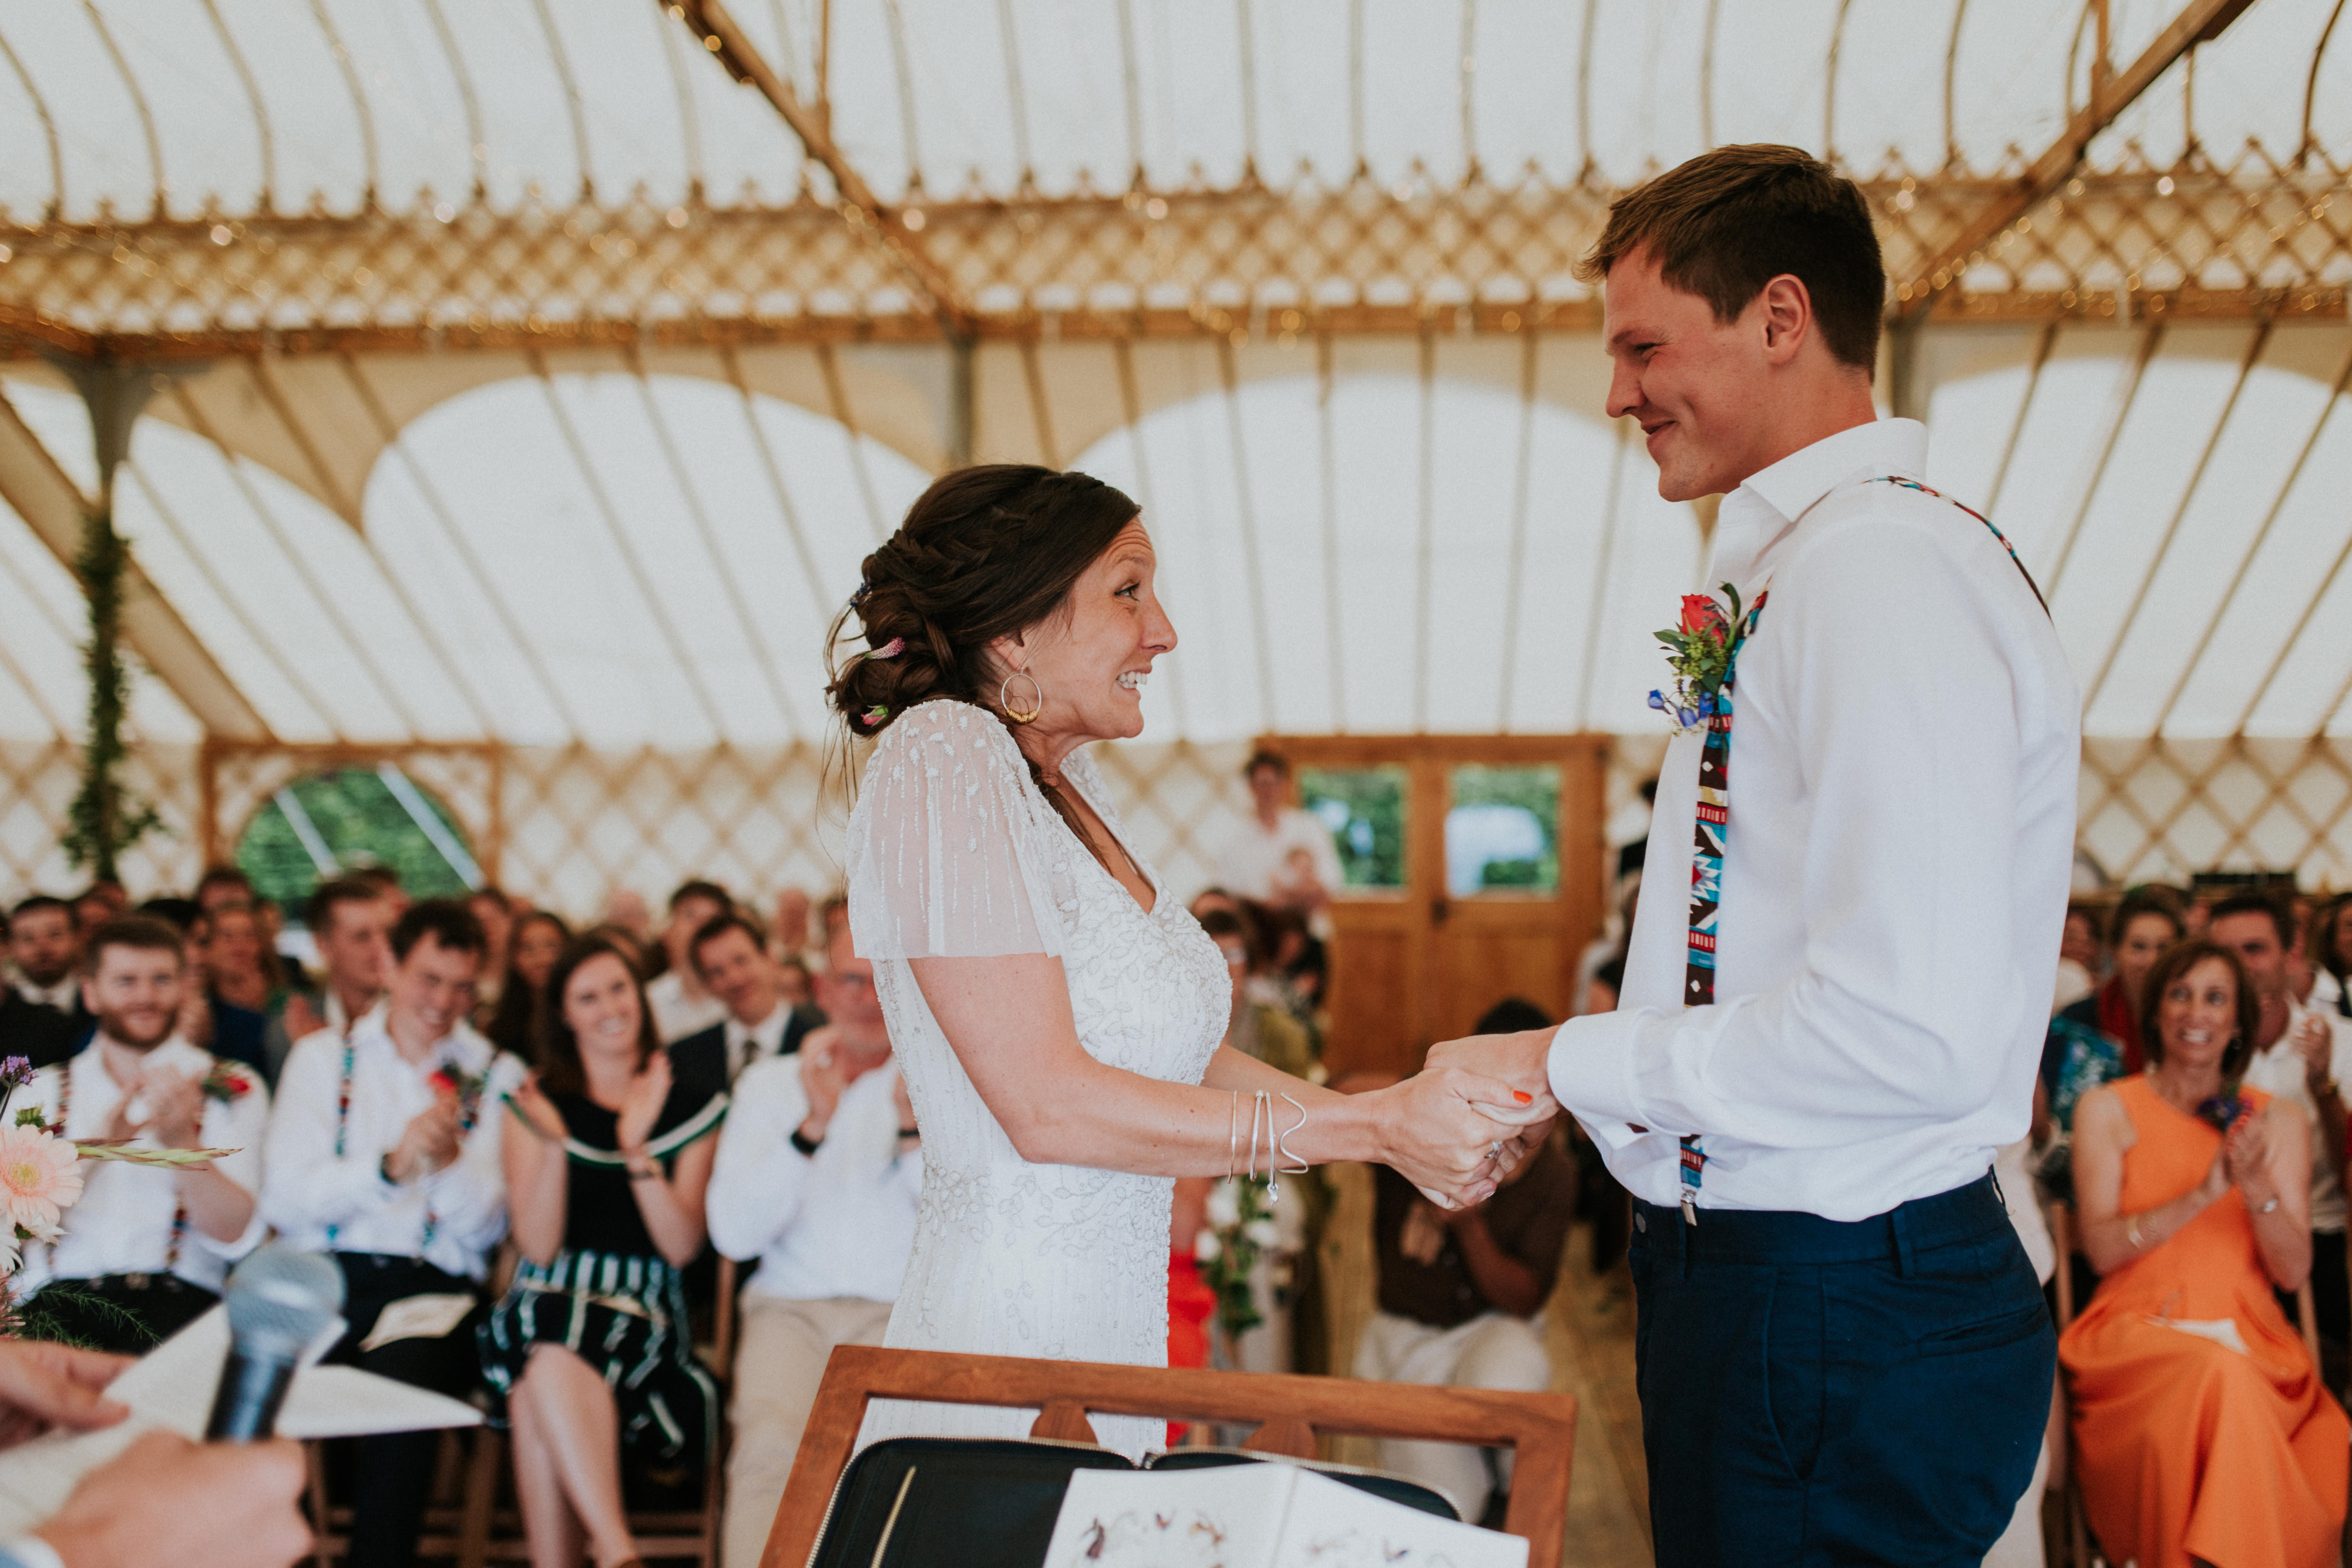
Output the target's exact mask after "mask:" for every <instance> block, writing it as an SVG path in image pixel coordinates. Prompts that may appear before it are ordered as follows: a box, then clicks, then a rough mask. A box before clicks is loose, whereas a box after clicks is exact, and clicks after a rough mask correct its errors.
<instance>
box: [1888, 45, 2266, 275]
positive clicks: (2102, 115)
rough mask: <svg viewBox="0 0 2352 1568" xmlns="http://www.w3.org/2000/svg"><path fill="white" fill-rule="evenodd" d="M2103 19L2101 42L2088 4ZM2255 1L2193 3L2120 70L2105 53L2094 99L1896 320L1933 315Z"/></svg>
mask: <svg viewBox="0 0 2352 1568" xmlns="http://www.w3.org/2000/svg"><path fill="white" fill-rule="evenodd" d="M2091 4H2092V5H2094V6H2095V7H2096V9H2097V11H2098V13H2099V16H2100V37H2101V39H2102V42H2103V43H2104V40H2105V15H2106V0H2091ZM2252 4H2253V0H2189V5H2185V6H2183V7H2182V8H2181V10H2180V14H2179V16H2175V17H2173V19H2172V21H2171V23H2170V24H2169V25H2168V26H2166V27H2165V29H2164V31H2162V32H2160V33H2158V35H2157V36H2156V37H2155V39H2154V40H2153V41H2152V42H2150V43H2149V45H2148V46H2147V48H2146V49H2145V50H2143V51H2141V54H2140V57H2139V58H2137V59H2136V60H2134V61H2132V63H2131V64H2130V65H2128V66H2126V67H2125V68H2123V69H2122V70H2120V71H2115V70H2109V69H2108V68H2106V60H2105V51H2104V48H2103V49H2102V52H2101V58H2099V59H2098V60H2097V61H2096V62H2095V63H2094V67H2093V69H2092V74H2091V96H2090V100H2089V101H2088V102H2086V103H2084V105H2083V107H2082V108H2080V109H2078V110H2075V111H2074V117H2073V118H2072V119H2070V120H2068V121H2067V122H2066V129H2065V130H2064V131H2063V132H2060V133H2059V136H2058V140H2057V141H2055V142H2052V143H2051V144H2050V146H2049V148H2048V149H2047V150H2046V151H2044V152H2043V153H2042V156H2040V157H2039V158H2036V159H2035V160H2034V161H2033V162H2032V164H2031V165H2029V166H2028V167H2027V169H2026V171H2025V173H2024V174H2021V175H2020V176H2019V177H2018V178H2017V180H2016V181H2015V182H2014V183H2013V184H2011V186H2010V188H2009V189H2008V190H2007V191H2006V192H2004V193H2003V194H2002V195H1999V196H1997V197H1996V198H1994V199H1993V200H1992V201H1991V202H1990V203H1989V204H1987V205H1986V206H1985V207H1984V208H1983V210H1981V211H1980V212H1979V213H1978V214H1977V215H1976V216H1975V217H1973V218H1971V219H1969V222H1968V224H1967V225H1966V226H1964V227H1962V228H1961V230H1960V232H1959V233H1958V235H1957V236H1955V237H1953V239H1952V240H1951V242H1950V243H1949V244H1948V245H1946V246H1945V247H1943V248H1942V249H1941V250H1939V251H1937V253H1936V254H1935V255H1934V256H1932V257H1930V258H1927V260H1926V261H1924V262H1922V263H1921V264H1920V266H1919V269H1918V270H1917V271H1916V273H1914V274H1913V275H1912V277H1911V278H1910V279H1909V280H1908V281H1906V283H1904V284H1903V285H1902V287H1901V288H1899V289H1897V290H1896V291H1895V317H1896V319H1897V320H1898V321H1916V320H1917V319H1919V318H1921V317H1924V316H1925V315H1927V312H1928V311H1929V310H1933V309H1935V306H1936V301H1937V299H1938V298H1939V297H1941V296H1942V295H1943V294H1944V293H1945V292H1946V291H1947V290H1948V289H1952V288H1953V287H1954V286H1956V285H1957V284H1958V282H1959V280H1960V276H1961V274H1963V273H1964V272H1966V271H1967V270H1968V268H1969V258H1970V257H1972V256H1975V255H1977V254H1978V253H1979V252H1980V251H1982V250H1983V249H1984V247H1986V246H1988V245H1990V244H1991V243H1992V242H1993V241H1994V240H1995V239H1998V238H1999V237H2000V236H2001V234H2002V233H2003V232H2005V231H2006V230H2007V229H2008V227H2009V226H2010V225H2011V224H2013V223H2015V222H2016V221H2017V220H2018V219H2019V218H2021V217H2023V216H2026V215H2027V214H2028V213H2030V212H2032V210H2033V209H2034V208H2035V207H2038V206H2040V205H2042V203H2043V202H2045V201H2048V200H2049V199H2050V198H2051V197H2052V196H2053V195H2057V194H2058V190H2059V187H2060V186H2062V185H2063V184H2065V183H2066V182H2067V181H2068V180H2069V179H2071V178H2073V177H2074V171H2075V170H2076V169H2077V168H2079V167H2081V165H2082V162H2083V154H2084V153H2086V152H2087V151H2089V149H2090V145H2091V142H2093V141H2094V140H2095V138H2096V137H2097V136H2098V134H2099V132H2102V131H2105V129H2106V128H2107V127H2108V126H2110V125H2112V124H2114V123H2115V121H2116V116H2117V115H2119V114H2121V113H2122V112H2123V111H2124V110H2126V109H2127V108H2129V107H2130V106H2131V105H2132V103H2133V102H2134V101H2135V100H2137V99H2138V97H2139V95H2140V94H2141V93H2144V92H2146V91H2147V89H2149V88H2150V87H2152V86H2154V85H2155V83H2156V79H2157V78H2158V77H2160V76H2162V75H2163V74H2164V73H2165V72H2166V71H2167V70H2168V69H2170V68H2172V66H2173V65H2174V64H2175V63H2176V62H2177V61H2179V58H2181V57H2182V56H2183V55H2186V54H2187V53H2188V52H2189V50H2191V49H2193V48H2195V47H2197V46H2198V45H2199V44H2207V43H2210V42H2212V41H2213V40H2214V39H2215V38H2218V37H2221V33H2222V30H2223V29H2224V28H2226V27H2228V26H2230V24H2231V23H2232V22H2234V21H2236V20H2237V19H2238V18H2239V16H2242V15H2243V14H2244V12H2245V10H2246V8H2247V7H2248V6H2249V5H2252Z"/></svg>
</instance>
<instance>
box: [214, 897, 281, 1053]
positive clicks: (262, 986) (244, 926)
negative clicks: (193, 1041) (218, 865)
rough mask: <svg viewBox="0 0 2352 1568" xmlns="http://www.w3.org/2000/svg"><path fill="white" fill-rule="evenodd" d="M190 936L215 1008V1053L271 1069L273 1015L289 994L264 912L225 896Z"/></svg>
mask: <svg viewBox="0 0 2352 1568" xmlns="http://www.w3.org/2000/svg"><path fill="white" fill-rule="evenodd" d="M242 874H243V873H241V872H240V873H239V875H242ZM190 936H191V938H192V945H193V948H194V958H195V963H194V965H193V968H194V971H195V972H196V974H197V976H198V977H200V978H201V979H202V981H203V989H202V994H203V996H204V998H205V1003H206V1005H208V1006H209V1007H210V1008H211V1010H212V1041H211V1046H210V1048H211V1050H212V1052H213V1054H214V1055H215V1056H221V1057H226V1058H229V1059H230V1060H232V1061H240V1062H243V1063H245V1064H246V1065H247V1066H248V1067H250V1068H254V1069H255V1070H256V1071H258V1072H264V1073H266V1072H268V1068H269V1065H270V1063H269V1051H268V1035H269V1025H270V1020H271V1018H272V1017H273V1016H275V1015H276V1014H277V1013H278V1011H279V1010H280V1009H282V1008H283V1006H284V1005H285V1002H286V994H285V991H284V989H283V988H282V987H281V986H279V985H278V978H277V965H276V964H275V963H272V962H271V958H270V954H269V952H268V948H266V947H265V946H264V945H263V943H262V940H261V920H260V917H259V916H257V915H256V914H255V913H254V912H253V909H252V906H251V905H249V904H245V903H240V902H236V901H230V900H223V901H221V902H219V903H216V904H215V906H214V907H213V908H212V909H210V910H206V911H205V913H203V914H201V915H199V916H197V917H196V924H195V929H194V931H192V932H190Z"/></svg>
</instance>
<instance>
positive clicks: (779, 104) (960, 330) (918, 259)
mask: <svg viewBox="0 0 2352 1568" xmlns="http://www.w3.org/2000/svg"><path fill="white" fill-rule="evenodd" d="M665 9H667V11H668V12H669V13H670V15H671V16H677V17H679V18H681V19H682V20H684V22H685V23H686V25H687V26H688V27H690V28H692V29H693V31H694V34H695V36H696V37H698V38H699V39H701V41H702V47H704V48H706V49H708V50H709V51H710V52H711V53H712V54H714V55H716V56H718V57H719V64H721V65H723V66H725V67H726V68H727V70H728V72H729V74H730V75H731V76H733V77H734V78H735V79H737V80H738V81H747V82H750V83H751V85H752V86H754V87H756V88H758V89H760V94H761V97H763V98H765V99H766V100H768V102H769V103H770V104H772V106H774V108H775V110H776V112H777V113H778V114H780V115H782V117H783V121H784V123H785V124H786V125H788V126H790V127H791V128H792V132H793V135H794V136H796V137H798V138H800V143H801V146H802V148H803V150H804V151H806V153H808V155H809V156H810V157H811V158H814V160H816V162H817V163H820V164H822V165H824V170H825V172H826V173H827V174H831V175H832V176H833V183H834V187H835V189H836V190H838V191H839V192H840V193H841V205H840V211H841V216H842V217H843V218H844V220H845V221H846V222H847V223H848V224H849V226H850V227H851V228H852V229H853V230H855V231H856V233H857V234H858V235H859V236H860V237H863V238H866V239H867V240H870V241H871V242H873V243H874V244H876V245H878V246H879V247H881V248H882V249H883V251H884V252H885V253H886V254H887V255H888V256H889V258H890V259H891V260H892V262H893V263H894V264H896V266H897V267H898V270H899V272H900V273H901V274H903V275H904V276H905V277H906V279H907V280H908V282H909V283H910V284H912V285H913V286H914V288H915V290H916V292H917V293H919V294H920V295H922V296H923V298H924V299H925V300H927V301H928V302H929V305H930V308H931V312H932V313H933V314H934V315H936V316H937V317H938V318H939V321H940V329H941V330H942V331H945V332H946V333H947V335H948V336H949V337H950V338H953V339H957V340H960V341H968V340H970V339H971V337H972V336H973V335H974V332H975V326H976V323H975V317H976V314H977V312H975V311H974V310H973V309H972V307H971V303H970V301H968V300H964V299H963V298H962V296H961V294H959V293H958V291H957V289H956V287H955V283H954V281H953V280H952V279H950V278H949V277H948V275H947V272H946V270H945V269H944V268H941V267H940V264H939V263H938V262H937V261H934V260H933V259H932V258H931V255H930V252H929V251H928V250H926V249H925V248H924V247H923V244H922V242H921V241H920V240H919V239H918V238H917V237H916V228H915V227H914V226H910V225H909V224H908V221H907V220H908V216H909V214H908V213H904V212H894V211H893V210H892V209H890V208H889V207H887V206H886V205H883V202H882V200H881V198H880V197H878V196H877V195H875V194H874V188H873V187H872V186H871V185H869V184H866V177H865V176H864V175H863V174H859V173H858V172H857V169H856V165H854V164H852V163H850V161H849V159H848V157H847V155H846V154H845V153H843V152H842V150H841V146H840V144H839V143H838V142H835V141H834V139H833V127H832V123H831V121H832V113H831V106H830V105H829V104H826V103H824V102H823V101H820V102H818V103H816V104H807V103H803V102H802V101H801V97H800V94H799V93H797V92H795V91H793V84H792V83H790V82H788V81H786V80H785V79H783V78H782V77H780V76H778V75H777V74H776V72H775V70H774V69H773V68H772V67H771V66H770V65H769V64H768V62H767V60H766V59H765V58H762V57H761V54H760V51H759V50H758V49H757V48H755V47H752V44H751V39H750V37H747V36H746V35H745V34H744V32H743V29H742V28H741V27H740V26H739V25H737V23H736V21H735V18H734V17H733V16H731V15H730V14H729V12H728V10H727V7H726V5H724V4H723V3H722V0H673V3H672V4H670V5H667V6H666V7H665ZM820 90H822V89H820ZM914 216H915V224H916V225H919V224H920V223H921V221H922V220H921V217H920V216H919V215H914Z"/></svg>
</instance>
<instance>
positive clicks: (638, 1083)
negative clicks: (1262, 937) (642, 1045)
mask: <svg viewBox="0 0 2352 1568" xmlns="http://www.w3.org/2000/svg"><path fill="white" fill-rule="evenodd" d="M669 1085H670V1078H669V1053H668V1052H667V1051H656V1052H655V1053H654V1054H653V1059H652V1060H651V1061H648V1062H647V1063H646V1065H645V1067H644V1068H642V1069H640V1070H639V1072H638V1073H637V1076H636V1077H635V1078H633V1079H630V1080H629V1091H628V1092H627V1093H626V1094H625V1095H623V1096H622V1097H621V1113H620V1119H619V1121H618V1124H617V1125H616V1126H615V1128H614V1132H615V1134H616V1136H617V1137H618V1139H619V1141H620V1144H621V1152H622V1153H624V1154H635V1153H636V1152H638V1151H640V1150H642V1149H643V1148H645V1146H646V1140H647V1139H649V1138H651V1137H652V1136H653V1135H654V1123H655V1122H656V1121H660V1120H661V1113H662V1107H663V1106H664V1105H666V1104H667V1103H668V1102H669Z"/></svg>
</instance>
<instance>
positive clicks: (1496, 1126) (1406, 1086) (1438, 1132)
mask: <svg viewBox="0 0 2352 1568" xmlns="http://www.w3.org/2000/svg"><path fill="white" fill-rule="evenodd" d="M1379 1098H1380V1100H1381V1114H1380V1123H1379V1126H1380V1155H1381V1163H1383V1164H1385V1165H1388V1166H1391V1168H1393V1169H1394V1170H1395V1171H1396V1172H1397V1173H1398V1174H1400V1175H1402V1176H1403V1177H1404V1178H1405V1180H1407V1181H1409V1182H1411V1183H1412V1184H1413V1185H1414V1186H1416V1187H1419V1188H1420V1189H1421V1190H1422V1192H1423V1194H1426V1195H1427V1196H1428V1198H1429V1199H1430V1201H1431V1202H1433V1203H1434V1204H1436V1205H1438V1206H1439V1207H1440V1208H1448V1209H1450V1208H1454V1207H1458V1206H1460V1205H1464V1204H1474V1203H1479V1202H1482V1201H1484V1200H1485V1199H1486V1198H1487V1197H1490V1196H1492V1195H1493V1194H1494V1191H1495V1188H1496V1186H1497V1185H1498V1184H1500V1183H1501V1180H1502V1177H1503V1175H1504V1174H1505V1173H1507V1172H1508V1171H1509V1170H1510V1168H1511V1165H1513V1164H1516V1163H1517V1159H1518V1155H1519V1153H1520V1152H1521V1150H1520V1148H1519V1141H1520V1139H1521V1137H1522V1135H1523V1134H1526V1133H1528V1132H1531V1131H1532V1132H1536V1133H1538V1135H1539V1134H1540V1131H1541V1130H1542V1129H1543V1128H1544V1127H1548V1126H1549V1124H1550V1122H1551V1119H1552V1117H1553V1115H1554V1114H1555V1112H1556V1111H1557V1109H1558V1108H1557V1107H1556V1106H1554V1105H1552V1104H1550V1103H1549V1096H1543V1097H1538V1096H1536V1095H1533V1094H1530V1093H1528V1091H1527V1090H1525V1089H1513V1088H1512V1087H1511V1086H1510V1085H1509V1084H1507V1083H1505V1082H1503V1081H1502V1080H1501V1079H1493V1078H1488V1077H1487V1076H1486V1075H1485V1074H1484V1073H1477V1072H1472V1071H1470V1070H1469V1069H1467V1068H1458V1067H1435V1066H1433V1067H1430V1068H1424V1069H1423V1071H1421V1072H1420V1073H1418V1074H1416V1075H1415V1076H1413V1077H1412V1078H1409V1079H1405V1080H1404V1081H1403V1082H1402V1083H1400V1084H1398V1085H1396V1086H1395V1087H1394V1088H1393V1089H1381V1090H1380V1091H1379ZM1506 1161H1507V1162H1508V1163H1506Z"/></svg>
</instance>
